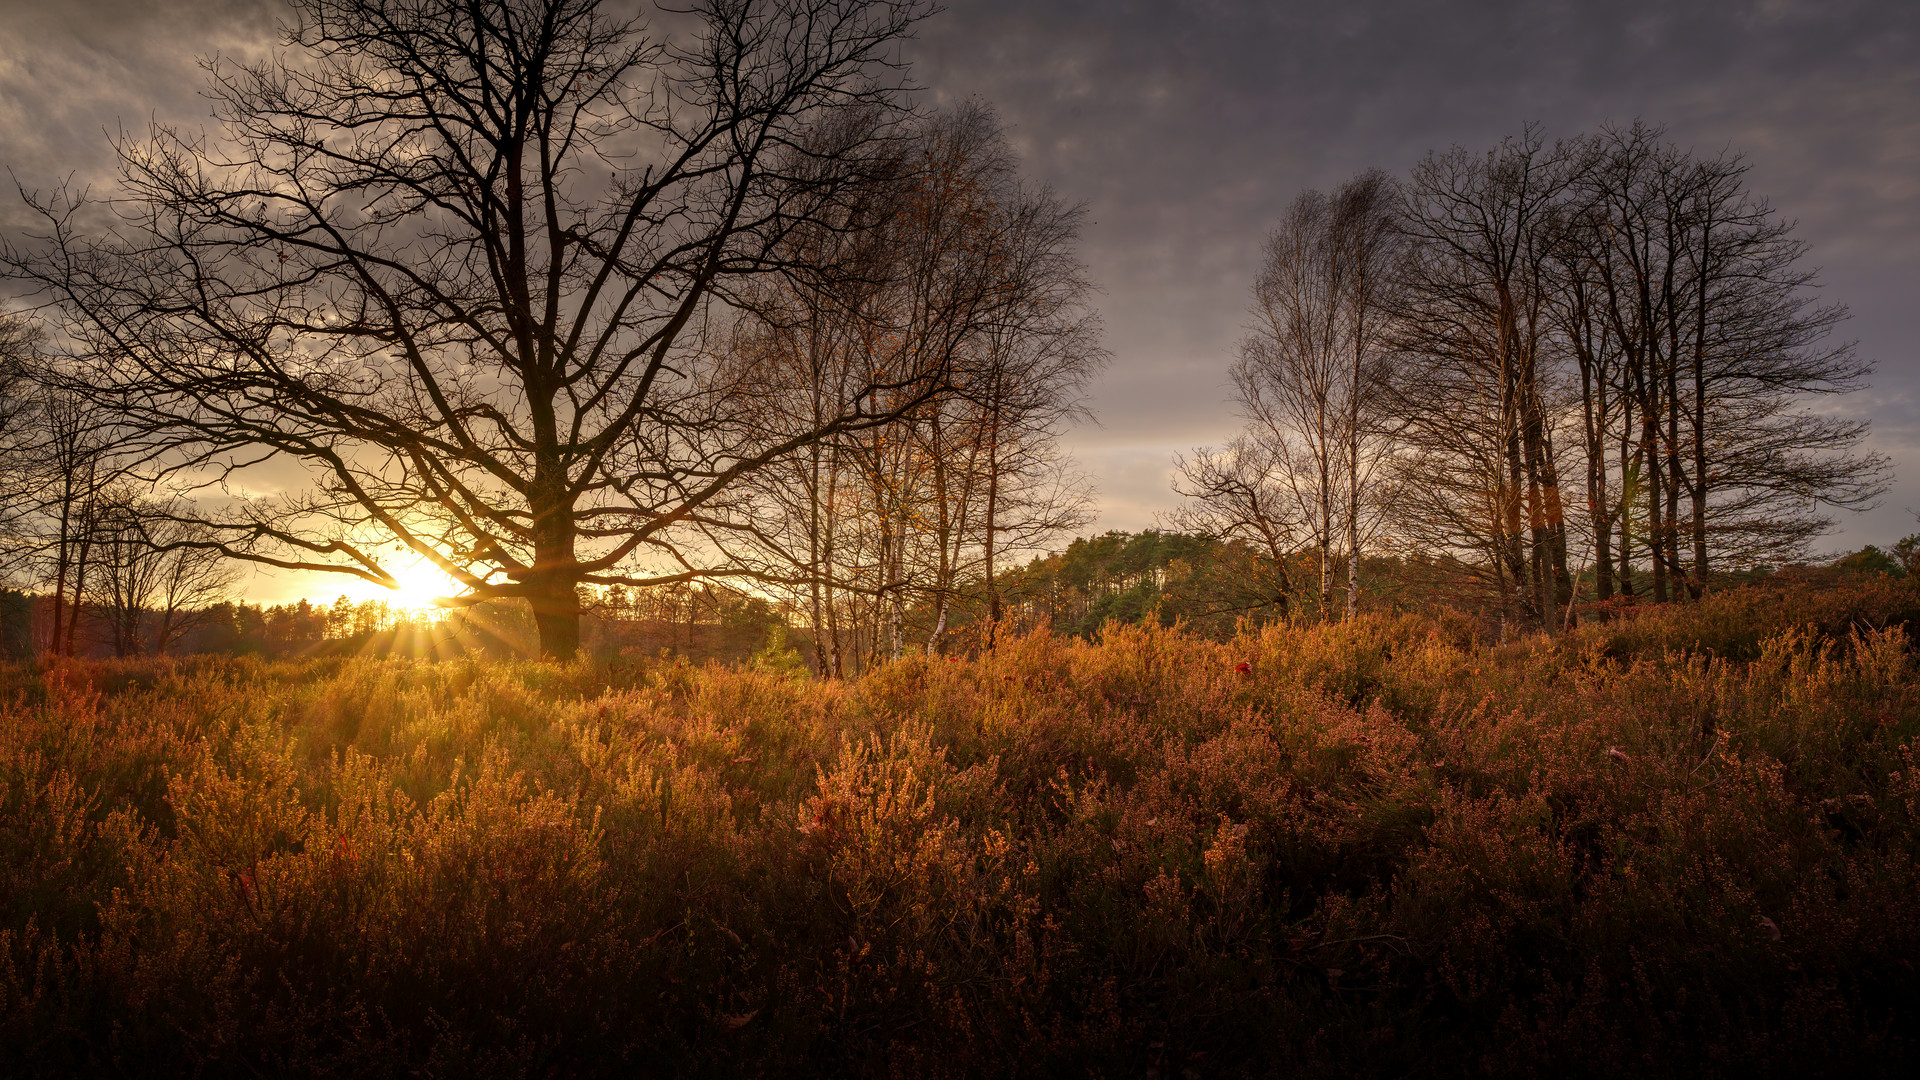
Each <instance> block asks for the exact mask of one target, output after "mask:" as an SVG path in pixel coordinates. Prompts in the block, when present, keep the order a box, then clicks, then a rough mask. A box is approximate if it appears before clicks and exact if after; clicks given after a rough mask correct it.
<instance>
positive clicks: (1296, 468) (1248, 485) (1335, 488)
mask: <svg viewBox="0 0 1920 1080" xmlns="http://www.w3.org/2000/svg"><path fill="white" fill-rule="evenodd" d="M1395 201H1396V195H1395V191H1394V184H1393V182H1392V181H1391V180H1390V179H1389V178H1388V177H1387V175H1386V174H1385V173H1382V172H1380V171H1378V170H1369V171H1367V172H1364V173H1361V174H1360V175H1358V176H1356V177H1354V178H1353V179H1351V180H1349V181H1347V182H1346V183H1344V184H1342V185H1341V186H1340V187H1338V188H1337V189H1335V190H1334V191H1333V192H1332V193H1331V194H1322V193H1321V192H1318V191H1309V192H1306V193H1304V194H1302V195H1300V196H1299V197H1298V198H1296V199H1295V200H1294V201H1293V203H1292V205H1290V206H1289V207H1288V209H1287V213H1286V216H1285V217H1284V218H1283V219H1282V221H1281V223H1280V225H1279V226H1278V227H1276V228H1275V229H1274V230H1273V232H1272V233H1271V234H1270V235H1269V236H1268V238H1267V245H1266V259H1265V262H1264V263H1263V264H1262V265H1261V270H1260V275H1259V278H1258V279H1257V280H1256V282H1255V285H1254V306H1253V314H1254V326H1253V330H1252V332H1251V333H1250V334H1249V335H1248V337H1247V338H1246V339H1245V340H1244V341H1243V342H1242V344H1241V348H1240V356H1239V358H1238V360H1237V361H1236V363H1235V364H1234V365H1233V368H1232V377H1233V384H1234V391H1235V397H1236V399H1237V401H1238V403H1239V405H1240V408H1241V411H1242V414H1243V415H1244V416H1245V417H1246V419H1247V421H1248V424H1249V425H1250V426H1249V433H1248V436H1247V437H1246V439H1243V440H1242V442H1241V444H1239V445H1238V446H1237V447H1235V448H1234V449H1232V450H1230V451H1229V452H1228V453H1226V454H1222V455H1216V454H1212V453H1210V452H1202V453H1200V454H1198V455H1197V456H1196V457H1195V458H1194V459H1192V461H1190V462H1187V463H1184V465H1183V468H1184V469H1185V470H1186V471H1185V482H1186V484H1187V488H1186V489H1185V490H1183V492H1182V493H1183V494H1187V495H1190V496H1192V497H1194V498H1197V499H1200V500H1202V501H1203V502H1205V501H1206V500H1210V499H1212V500H1220V502H1219V505H1217V506H1214V507H1211V508H1209V509H1202V510H1196V511H1194V513H1196V514H1198V515H1199V516H1198V517H1196V518H1194V520H1193V521H1192V522H1191V523H1192V524H1193V525H1195V526H1196V527H1203V526H1206V525H1207V524H1208V523H1209V522H1210V523H1212V524H1213V525H1227V524H1229V523H1231V524H1233V526H1234V527H1235V528H1246V529H1251V530H1252V531H1253V532H1254V533H1257V534H1260V535H1262V536H1264V537H1266V539H1265V540H1263V541H1262V544H1261V546H1262V547H1263V548H1274V547H1275V546H1276V540H1275V537H1277V535H1278V534H1277V532H1276V531H1275V530H1276V523H1277V522H1279V521H1280V520H1282V519H1285V520H1289V521H1292V522H1296V523H1297V526H1298V527H1299V528H1301V529H1304V530H1305V533H1306V536H1307V537H1308V539H1309V541H1310V543H1311V546H1312V547H1313V549H1314V550H1315V552H1316V554H1317V555H1318V558H1319V564H1320V581H1319V593H1318V610H1319V611H1320V613H1321V615H1322V617H1326V618H1331V617H1333V613H1334V607H1333V574H1334V567H1335V564H1336V562H1339V561H1344V562H1345V563H1346V564H1347V584H1346V591H1347V596H1346V614H1347V615H1348V616H1349V617H1350V616H1352V615H1353V613H1354V612H1355V611H1356V610H1357V605H1358V602H1359V593H1360V557H1361V551H1362V548H1363V545H1364V544H1365V543H1366V542H1367V541H1368V540H1370V538H1371V535H1372V533H1373V531H1374V529H1375V527H1376V526H1377V523H1378V520H1379V515H1378V514H1377V513H1375V509H1376V506H1377V504H1376V503H1375V501H1374V500H1373V499H1372V498H1371V496H1372V495H1373V494H1374V493H1375V490H1376V488H1377V482H1378V471H1379V470H1378V466H1379V463H1380V461H1381V460H1382V458H1383V456H1384V455H1385V453H1386V451H1387V450H1388V448H1389V446H1390V443H1389V441H1388V440H1387V439H1385V438H1384V437H1383V436H1384V429H1382V428H1381V426H1380V425H1379V423H1378V422H1377V421H1378V419H1379V410H1380V407H1381V405H1382V400H1381V397H1380V392H1381V391H1380V383H1381V380H1382V379H1383V377H1384V368H1385V364H1386V354H1387V351H1388V349H1387V346H1388V338H1387V336H1386V335H1385V334H1384V333H1383V331H1384V329H1385V327H1386V325H1387V321H1388V315H1389V300H1390V297H1391V295H1392V292H1393V289H1394V280H1395V273H1396V270H1395V259H1396V255H1395V251H1396V247H1397V244H1398V238H1399V233H1398V231H1397V230H1396V228H1395V224H1394V213H1395ZM1248 439H1250V440H1252V441H1251V442H1248V441H1246V440H1248ZM1254 444H1258V445H1257V447H1256V446H1255V445H1254ZM1256 462H1257V463H1259V464H1260V465H1261V466H1262V467H1264V468H1266V469H1269V470H1270V472H1269V475H1267V476H1266V477H1262V478H1255V477H1253V476H1250V475H1248V474H1247V472H1246V470H1247V469H1248V468H1249V467H1250V466H1251V465H1252V464H1254V463H1256ZM1274 485H1278V487H1279V488H1283V489H1284V490H1285V491H1286V492H1288V494H1289V495H1290V497H1291V499H1292V500H1293V502H1295V503H1296V504H1297V510H1295V511H1292V512H1285V513H1283V512H1281V511H1279V510H1278V508H1277V507H1274V506H1271V505H1266V504H1267V503H1268V502H1269V501H1270V499H1269V497H1270V496H1271V495H1273V494H1276V493H1277V492H1276V491H1275V490H1274ZM1256 504H1258V505H1256ZM1209 531H1214V530H1209ZM1218 535H1223V536H1224V535H1226V534H1225V533H1218Z"/></svg>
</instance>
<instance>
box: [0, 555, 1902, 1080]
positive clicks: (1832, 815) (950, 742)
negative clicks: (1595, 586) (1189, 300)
mask: <svg viewBox="0 0 1920 1080" xmlns="http://www.w3.org/2000/svg"><path fill="white" fill-rule="evenodd" d="M1770 587H1771V588H1772V590H1773V591H1766V590H1765V589H1757V590H1754V591H1752V592H1748V591H1745V590H1735V591H1730V592H1728V593H1723V594H1715V595H1713V596H1710V597H1708V598H1707V599H1706V600H1703V601H1702V602H1701V603H1699V604H1692V605H1683V606H1675V607H1672V608H1666V609H1643V610H1639V611H1635V612H1633V613H1632V614H1631V615H1628V616H1625V617H1623V618H1620V619H1618V620H1615V621H1613V622H1609V623H1605V624H1594V625H1585V626H1582V627H1581V628H1579V629H1578V630H1576V631H1574V632H1573V633H1571V634H1568V635H1566V636H1564V637H1560V638H1547V637H1541V638H1535V639H1525V640H1520V641H1515V642H1512V643H1509V644H1506V645H1500V646H1489V645H1483V644H1477V643H1476V642H1475V640H1474V636H1473V634H1472V633H1471V627H1470V626H1468V625H1467V624H1465V623H1464V621H1461V620H1452V619H1447V618H1425V617H1417V616H1395V617H1368V618H1362V619H1359V620H1356V621H1354V622H1352V623H1347V624H1338V625H1330V626H1319V625H1303V626H1296V627H1274V626H1270V627H1265V628H1261V629H1258V630H1252V631H1247V632H1244V633H1242V634H1240V635H1238V636H1236V637H1233V638H1230V639H1228V640H1224V641H1214V640H1208V639H1205V638H1202V637H1199V636H1195V635H1191V634H1188V633H1186V632H1184V631H1182V630H1181V629H1179V628H1177V627H1176V628H1161V627H1123V626H1117V625H1116V626H1110V627H1109V628H1108V629H1107V630H1106V632H1105V633H1104V634H1103V635H1102V636H1101V639H1100V640H1099V641H1098V642H1097V643H1088V642H1084V641H1080V640H1077V639H1064V638H1056V637H1050V636H1047V635H1045V634H1036V635H1033V636H1029V637H1025V638H1020V639H1016V640H1012V641H1008V642H1006V643H1005V644H1004V645H1003V646H1002V647H1001V648H1000V649H999V650H998V651H997V652H996V653H994V654H993V655H990V656H985V657H982V658H979V659H976V660H972V661H967V662H953V661H949V660H946V659H941V658H927V657H911V658H908V659H904V660H902V661H899V662H897V663H894V664H891V665H887V666H885V667H883V668H881V669H879V670H877V671H875V672H874V673H872V674H871V675H869V676H867V677H866V678H864V679H862V680H860V681H857V682H852V683H846V684H837V683H821V682H812V681H808V680H805V679H800V678H795V677H794V676H793V674H792V672H790V671H788V670H785V669H784V668H782V667H780V666H779V665H776V664H757V665H749V666H746V667H743V668H739V669H728V668H722V667H719V666H713V665H709V666H705V667H694V666H689V665H687V664H684V663H667V662H658V663H656V662H647V663H640V664H635V663H625V664H623V665H622V666H618V667H615V666H610V665H595V664H593V663H588V662H581V663H578V664H572V665H542V664H534V663H523V662H507V661H499V662H472V661H468V660H446V661H439V662H427V661H409V660H399V659H372V658H357V659H356V658H328V659H323V660H314V661H305V662H286V661H282V662H269V661H262V660H258V659H239V660H234V659H215V658H208V659H192V660H167V661H147V662H127V661H116V662H111V663H107V662H102V663H91V664H72V663H62V664H57V665H53V666H48V667H26V666H19V665H16V666H12V667H8V668H4V669H0V692H3V693H0V1070H4V1071H5V1072H6V1073H7V1074H8V1075H21V1076H32V1075H72V1074H76V1073H103V1072H118V1073H131V1074H150V1073H160V1074H174V1073H181V1072H196V1073H200V1074H205V1075H237V1074H255V1073H262V1072H265V1073H272V1074H276V1075H337V1074H351V1075H401V1074H405V1075H409V1076H421V1075H425V1076H439V1075H461V1076H496V1075H497V1076H528V1075H565V1076H574V1075H599V1074H617V1075H631V1074H634V1073H640V1074H647V1075H712V1076H721V1075H724V1076H734V1075H742V1074H748V1075H792V1074H796V1073H798V1074H809V1073H811V1074H822V1073H830V1074H835V1075H888V1076H894V1075H900V1076H918V1075H926V1076H975V1075H1004V1074H1006V1073H1009V1072H1013V1071H1019V1072H1023V1073H1027V1074H1038V1075H1061V1076H1068V1075H1071V1076H1086V1075H1138V1074H1142V1073H1147V1072H1148V1070H1154V1071H1155V1072H1157V1074H1158V1075H1161V1076H1172V1075H1202V1076H1213V1075H1223V1076H1267V1075H1274V1076H1278V1075H1300V1074H1307V1075H1328V1076H1336V1075H1337V1076H1346V1075H1413V1074H1419V1075H1429V1074H1432V1075H1458V1074H1493V1075H1520V1074H1534V1073H1540V1074H1548V1073H1551V1074H1559V1075H1617V1074H1620V1073H1634V1074H1644V1075H1675V1076H1680V1075H1685V1076H1696V1075H1730V1074H1740V1075H1743V1076H1745V1075H1760V1076H1798V1075H1816V1074H1845V1075H1896V1074H1904V1073H1906V1072H1908V1071H1910V1070H1911V1068H1912V1067H1913V1065H1914V1064H1915V1057H1916V1054H1915V1048H1914V1046H1913V1044H1912V1039H1911V1036H1910V1035H1908V1033H1907V1030H1906V1027H1907V1024H1906V1022H1905V1021H1906V1017H1907V1016H1909V1015H1911V1013H1912V1011H1913V1010H1914V1008H1915V1007H1916V1006H1920V984H1917V983H1916V974H1915V969H1914V964H1915V962H1916V960H1917V959H1920V931H1917V930H1916V929H1915V928H1916V927H1920V870H1917V869H1916V867H1917V866H1920V841H1916V837H1917V836H1920V749H1917V748H1916V735H1917V734H1920V730H1917V729H1920V700H1917V699H1916V693H1915V666H1914V656H1913V652H1912V645H1913V639H1912V638H1911V637H1910V636H1909V632H1908V629H1907V627H1908V625H1909V622H1910V619H1909V609H1910V608H1911V607H1912V606H1913V600H1912V594H1911V592H1910V591H1907V590H1908V589H1909V587H1908V586H1906V585H1904V584H1897V583H1891V582H1888V581H1886V580H1884V579H1865V580H1861V581H1857V582H1853V583H1850V584H1847V585H1845V587H1844V588H1843V589H1842V588H1838V587H1836V588H1833V589H1829V590H1828V591H1827V592H1826V593H1811V592H1809V593H1804V594H1802V593H1795V592H1793V591H1792V590H1791V589H1788V588H1785V587H1784V586H1781V585H1780V584H1779V583H1777V582H1775V583H1773V584H1772V585H1771V586H1770ZM1242 665H1244V666H1245V670H1244V671H1243V670H1241V668H1242Z"/></svg>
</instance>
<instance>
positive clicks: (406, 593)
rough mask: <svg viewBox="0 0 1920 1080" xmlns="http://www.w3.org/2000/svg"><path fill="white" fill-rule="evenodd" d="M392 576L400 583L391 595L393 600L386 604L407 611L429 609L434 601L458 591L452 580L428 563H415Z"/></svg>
mask: <svg viewBox="0 0 1920 1080" xmlns="http://www.w3.org/2000/svg"><path fill="white" fill-rule="evenodd" d="M393 576H394V578H395V579H396V580H398V581H399V582H400V588H399V589H398V590H397V591H395V592H394V593H393V594H392V596H393V599H391V600H389V601H387V602H388V603H389V604H392V605H393V606H394V607H400V608H407V609H409V610H415V609H419V608H430V607H433V606H434V603H433V602H434V601H435V600H438V599H440V598H442V597H446V596H451V595H453V594H454V593H456V592H458V591H459V588H458V587H457V586H456V585H455V584H454V581H453V579H452V578H450V577H448V576H447V575H446V574H444V573H442V572H441V570H440V568H439V567H437V566H434V565H433V564H432V563H428V562H419V563H415V564H414V565H412V566H410V567H407V568H406V569H405V570H401V571H399V572H397V573H395V574H394V575H393Z"/></svg>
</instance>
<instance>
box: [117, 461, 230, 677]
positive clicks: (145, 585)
mask: <svg viewBox="0 0 1920 1080" xmlns="http://www.w3.org/2000/svg"><path fill="white" fill-rule="evenodd" d="M190 513H191V507H189V506H186V505H184V504H181V503H177V502H169V501H166V500H160V499H155V498H152V497H150V496H143V495H141V494H139V493H138V492H136V491H133V490H130V489H128V488H127V487H124V486H122V487H120V488H118V489H113V490H109V491H107V492H104V493H102V495H101V496H100V497H99V499H98V500H97V510H96V511H95V515H94V516H95V526H94V540H93V543H92V549H93V564H94V572H93V576H92V581H91V585H90V587H89V594H90V597H91V599H92V602H93V605H94V608H95V610H97V611H98V612H99V615H100V621H101V622H103V623H104V624H105V626H106V630H107V635H108V640H109V642H110V643H111V645H112V647H113V652H114V655H115V656H143V655H147V654H149V653H152V654H165V653H166V652H168V651H169V650H171V649H172V648H173V647H174V645H176V644H177V643H178V642H179V641H180V639H181V638H183V637H185V636H186V635H187V634H188V633H189V632H191V631H192V630H193V628H194V627H195V626H197V625H198V624H199V623H200V622H201V621H202V620H203V618H204V617H205V615H206V613H207V611H208V609H209V608H211V607H212V606H213V605H215V604H218V603H220V602H222V601H224V600H226V599H228V598H229V597H230V595H231V592H232V589H233V587H234V585H236V584H237V583H238V582H239V579H240V576H241V571H240V567H239V566H237V565H235V564H234V563H233V562H232V561H231V560H229V559H227V558H226V557H225V556H223V555H222V554H221V553H220V552H219V550H218V545H217V544H216V543H215V542H214V541H213V540H212V538H211V536H210V535H209V533H208V530H207V528H206V527H205V526H204V525H202V524H200V523H199V522H198V521H195V520H194V519H193V518H192V517H191V516H190Z"/></svg>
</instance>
